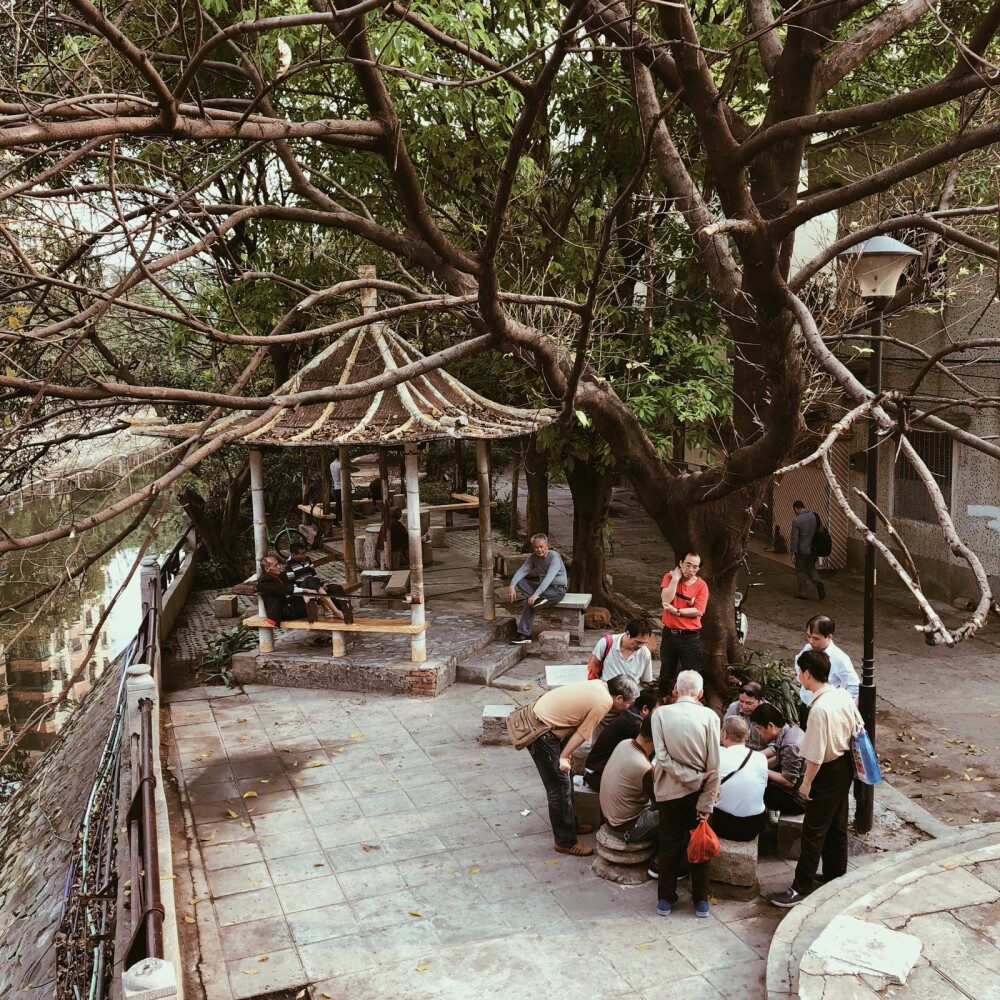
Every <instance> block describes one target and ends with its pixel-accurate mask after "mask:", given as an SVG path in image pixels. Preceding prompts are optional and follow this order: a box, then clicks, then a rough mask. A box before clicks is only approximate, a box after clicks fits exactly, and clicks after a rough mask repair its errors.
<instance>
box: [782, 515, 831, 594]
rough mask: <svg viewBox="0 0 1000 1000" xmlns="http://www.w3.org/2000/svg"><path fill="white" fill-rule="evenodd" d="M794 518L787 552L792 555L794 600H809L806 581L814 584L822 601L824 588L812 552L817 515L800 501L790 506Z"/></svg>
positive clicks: (817, 520)
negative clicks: (794, 587)
mask: <svg viewBox="0 0 1000 1000" xmlns="http://www.w3.org/2000/svg"><path fill="white" fill-rule="evenodd" d="M792 510H793V511H795V516H794V518H793V519H792V533H791V537H790V538H789V540H788V551H789V552H790V553H791V554H792V565H793V566H794V567H795V580H796V582H797V584H798V592H797V593H796V595H795V596H796V598H798V600H800V601H807V600H809V587H808V584H807V583H806V580H812V582H813V583H814V584H816V593H817V594H819V599H820V600H821V601H822V600H823V599H824V598H825V597H826V587H824V586H823V581H822V580H821V579H820V578H819V571H818V570H817V569H816V555H815V553H814V552H813V539H814V538H815V537H816V530H817V529H818V528H819V514H814V513H813V512H812V511H811V510H808V509H807V508H806V505H805V504H804V503H803V502H802V501H801V500H796V501H795V503H793V504H792Z"/></svg>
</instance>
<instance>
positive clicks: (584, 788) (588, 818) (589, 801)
mask: <svg viewBox="0 0 1000 1000" xmlns="http://www.w3.org/2000/svg"><path fill="white" fill-rule="evenodd" d="M573 812H574V813H575V814H576V821H577V823H582V824H585V825H586V826H592V827H593V828H594V829H595V830H596V829H597V828H598V827H599V826H600V825H601V823H602V821H603V817H602V816H601V796H600V795H599V794H598V793H597V792H595V791H594V789H593V788H591V787H590V786H589V785H585V784H584V783H583V775H582V774H575V775H573Z"/></svg>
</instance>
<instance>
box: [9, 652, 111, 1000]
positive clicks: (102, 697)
mask: <svg viewBox="0 0 1000 1000" xmlns="http://www.w3.org/2000/svg"><path fill="white" fill-rule="evenodd" d="M118 683H119V672H118V671H117V670H115V669H109V670H106V671H105V672H104V675H103V676H102V677H101V679H100V680H99V681H98V682H97V684H96V686H95V687H94V689H93V691H92V692H91V693H90V694H89V695H88V696H87V700H86V702H85V703H84V704H83V705H82V706H81V707H80V708H79V709H78V710H77V711H76V712H75V713H74V715H73V717H72V719H71V720H70V722H69V724H68V725H67V726H66V727H65V728H64V729H63V730H62V732H61V733H60V734H59V737H58V740H57V741H56V743H55V744H54V745H53V746H52V747H51V749H50V750H49V752H48V753H47V754H46V755H45V756H44V757H43V758H42V759H41V760H40V761H39V762H38V764H37V765H36V767H35V768H34V770H33V771H32V773H31V774H30V775H29V777H28V778H27V780H25V782H24V783H23V784H22V785H21V788H20V789H19V790H18V792H17V794H16V795H15V796H14V797H13V798H12V799H11V800H10V801H9V802H8V803H7V804H6V805H5V806H4V807H3V811H2V812H0V914H2V916H0V996H4V997H12V996H15V995H18V996H20V995H22V994H21V991H23V990H31V991H32V994H31V995H35V996H45V997H49V996H54V995H55V976H56V933H57V931H58V929H59V922H60V914H61V909H62V903H63V890H64V884H65V881H66V872H67V871H68V870H69V865H70V861H71V858H72V857H73V854H74V851H75V847H76V835H77V829H78V827H79V825H80V818H81V816H82V815H83V811H84V809H85V808H86V804H87V798H88V796H89V794H90V786H91V779H92V777H93V774H94V768H95V766H96V763H97V761H98V760H99V758H100V755H101V750H102V748H103V746H104V743H105V740H106V739H107V736H108V730H109V728H110V725H111V720H112V716H113V715H114V710H115V698H116V695H117V693H118ZM34 991H37V992H34Z"/></svg>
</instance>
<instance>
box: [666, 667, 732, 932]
mask: <svg viewBox="0 0 1000 1000" xmlns="http://www.w3.org/2000/svg"><path fill="white" fill-rule="evenodd" d="M703 689H704V683H703V681H702V677H701V674H700V673H698V671H697V670H682V671H681V672H680V673H679V674H678V675H677V680H676V681H675V682H674V698H675V700H674V703H673V704H672V705H663V706H661V707H660V708H658V709H656V711H655V712H653V716H652V719H653V723H652V727H653V747H654V749H655V758H654V761H653V788H654V790H655V793H656V802H657V805H658V806H659V809H660V859H659V860H660V884H659V891H658V893H657V895H658V896H659V901H658V902H657V904H656V912H657V913H658V914H659V915H660V916H661V917H665V916H667V915H668V914H669V913H670V911H671V910H672V909H673V908H674V906H675V905H676V903H677V877H678V875H679V874H680V873H681V872H682V871H683V870H684V869H685V868H690V872H691V900H692V902H693V903H694V912H695V916H696V917H707V916H708V912H709V900H708V895H709V893H708V863H707V862H706V863H704V864H697V865H688V864H687V862H686V859H685V853H686V851H687V845H688V839H689V837H690V835H691V830H692V829H693V828H694V827H695V826H696V825H697V824H698V822H699V821H700V820H702V819H707V818H708V817H709V816H710V815H711V813H712V808H713V806H714V804H715V800H716V798H718V795H719V751H720V743H719V716H718V715H717V714H716V713H715V712H713V711H712V709H710V708H707V707H706V706H704V705H701V704H699V702H700V701H701V697H702V694H703V693H704V690H703Z"/></svg>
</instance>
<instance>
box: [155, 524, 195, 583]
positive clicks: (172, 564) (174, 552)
mask: <svg viewBox="0 0 1000 1000" xmlns="http://www.w3.org/2000/svg"><path fill="white" fill-rule="evenodd" d="M193 533H194V525H193V524H191V525H188V528H187V530H186V531H184V532H182V533H181V536H180V538H178V539H177V541H176V542H175V543H174V547H173V548H172V549H171V550H170V551H169V552H168V553H167V554H166V556H164V558H163V559H162V560H160V593H161V594H165V593H166V592H167V588H168V587H169V586H170V581H171V580H173V578H174V577H175V576H177V574H178V573H180V571H181V566H182V565H183V564H184V552H185V547H186V546H187V544H188V538H189V537H190V536H191V535H192V534H193Z"/></svg>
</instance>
